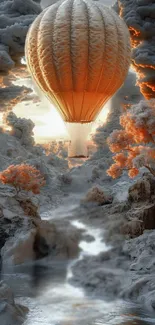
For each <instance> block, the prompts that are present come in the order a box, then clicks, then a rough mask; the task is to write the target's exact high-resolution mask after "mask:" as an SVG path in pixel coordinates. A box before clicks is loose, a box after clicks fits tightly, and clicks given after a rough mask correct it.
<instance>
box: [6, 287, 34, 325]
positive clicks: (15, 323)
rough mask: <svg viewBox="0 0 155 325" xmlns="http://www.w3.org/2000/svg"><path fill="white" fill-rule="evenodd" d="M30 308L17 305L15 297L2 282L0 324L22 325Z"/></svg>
mask: <svg viewBox="0 0 155 325" xmlns="http://www.w3.org/2000/svg"><path fill="white" fill-rule="evenodd" d="M27 313H28V308H27V307H24V306H22V305H19V304H16V303H15V301H14V296H13V293H12V291H11V289H10V288H9V287H8V285H7V284H6V283H5V282H3V281H1V282H0V324H3V325H20V324H22V323H23V321H24V319H25V316H26V314H27Z"/></svg>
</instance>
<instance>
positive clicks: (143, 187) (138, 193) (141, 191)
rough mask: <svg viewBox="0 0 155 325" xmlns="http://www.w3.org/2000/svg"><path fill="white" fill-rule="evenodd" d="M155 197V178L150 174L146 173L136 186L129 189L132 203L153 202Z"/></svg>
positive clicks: (129, 197) (129, 198)
mask: <svg viewBox="0 0 155 325" xmlns="http://www.w3.org/2000/svg"><path fill="white" fill-rule="evenodd" d="M153 196H155V178H154V177H153V176H152V175H151V174H148V173H144V174H143V176H142V178H140V179H139V180H138V181H137V182H136V183H135V184H133V185H132V186H131V187H130V188H129V196H128V200H129V201H130V202H144V201H147V200H148V201H151V200H152V197H153Z"/></svg>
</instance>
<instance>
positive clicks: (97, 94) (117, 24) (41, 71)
mask: <svg viewBox="0 0 155 325" xmlns="http://www.w3.org/2000/svg"><path fill="white" fill-rule="evenodd" d="M25 53H26V61H27V65H28V68H29V71H30V73H31V75H32V77H33V79H34V80H35V82H36V83H37V84H38V86H39V87H40V88H41V89H42V91H43V92H44V93H45V95H46V96H47V97H48V98H49V100H50V101H51V103H53V104H54V105H55V106H56V108H57V109H58V111H59V113H60V115H61V116H62V118H63V120H64V121H65V122H66V123H67V128H68V131H69V133H70V136H71V145H70V147H69V156H70V157H74V156H87V146H86V140H87V136H88V134H89V131H90V128H91V124H92V122H93V121H94V120H95V119H96V117H97V115H98V114H99V112H100V111H101V109H102V108H103V106H104V105H105V103H106V102H107V101H108V100H109V99H110V98H111V97H112V96H113V94H114V93H115V92H116V91H117V90H118V89H119V88H120V87H121V85H122V84H123V82H124V80H125V78H126V75H127V73H128V69H129V65H130V54H131V52H130V37H129V32H128V28H127V26H126V25H125V23H124V22H123V20H122V19H121V18H120V17H119V16H118V15H117V14H116V13H115V12H114V11H113V10H112V9H110V8H108V7H105V6H104V5H103V4H102V3H101V2H99V1H92V0H64V1H58V2H57V3H55V4H53V5H52V6H49V7H48V8H46V9H45V10H44V11H43V12H42V13H41V14H40V15H39V16H38V17H37V18H36V19H35V21H34V22H33V24H32V25H31V27H30V29H29V32H28V35H27V38H26V49H25Z"/></svg>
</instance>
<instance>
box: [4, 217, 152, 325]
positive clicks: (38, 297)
mask: <svg viewBox="0 0 155 325" xmlns="http://www.w3.org/2000/svg"><path fill="white" fill-rule="evenodd" d="M71 223H72V224H73V225H74V226H76V227H77V228H81V229H84V230H85V232H86V234H88V235H91V236H92V235H93V236H94V241H92V242H87V241H85V240H82V241H81V242H80V243H79V246H80V248H81V253H80V255H79V257H78V258H79V259H82V258H84V257H85V255H89V254H90V255H97V254H99V253H100V252H101V251H106V250H108V249H109V247H107V246H106V245H105V244H104V242H103V241H102V240H101V239H102V237H101V236H100V230H99V229H94V228H91V227H88V226H86V225H84V224H83V223H81V222H79V221H78V220H76V221H71ZM75 261H77V260H75ZM75 261H71V262H69V264H67V263H65V261H53V260H52V261H51V259H49V258H47V259H44V260H42V261H38V262H37V263H35V264H27V265H23V266H22V267H21V266H20V267H17V269H16V272H14V273H11V271H10V272H8V274H5V275H4V279H5V281H7V282H8V283H9V284H10V285H11V287H12V289H13V291H14V293H15V296H16V301H17V302H20V303H22V304H23V305H26V306H27V307H28V308H29V313H28V315H27V318H26V321H25V323H24V325H136V324H137V325H149V324H155V315H153V314H152V315H151V314H150V313H147V311H145V310H144V309H143V308H142V307H141V306H138V305H135V304H132V303H129V302H125V301H114V302H110V303H109V302H108V303H107V302H105V301H104V300H102V299H96V298H93V297H90V296H88V295H86V294H85V292H84V291H83V290H82V288H77V287H74V286H72V285H71V284H70V283H69V280H70V278H71V277H72V271H71V267H72V265H73V263H75Z"/></svg>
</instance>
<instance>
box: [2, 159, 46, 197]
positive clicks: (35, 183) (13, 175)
mask: <svg viewBox="0 0 155 325" xmlns="http://www.w3.org/2000/svg"><path fill="white" fill-rule="evenodd" d="M0 181H1V182H2V183H3V184H8V185H11V186H13V187H15V189H16V190H17V192H19V191H21V190H25V191H31V192H32V193H34V194H39V193H40V188H41V187H42V186H44V185H45V180H44V178H43V176H42V175H41V173H40V171H39V170H37V169H36V168H35V167H33V166H30V165H28V164H21V165H11V166H9V167H8V168H7V169H5V170H4V171H2V172H1V173H0Z"/></svg>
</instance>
